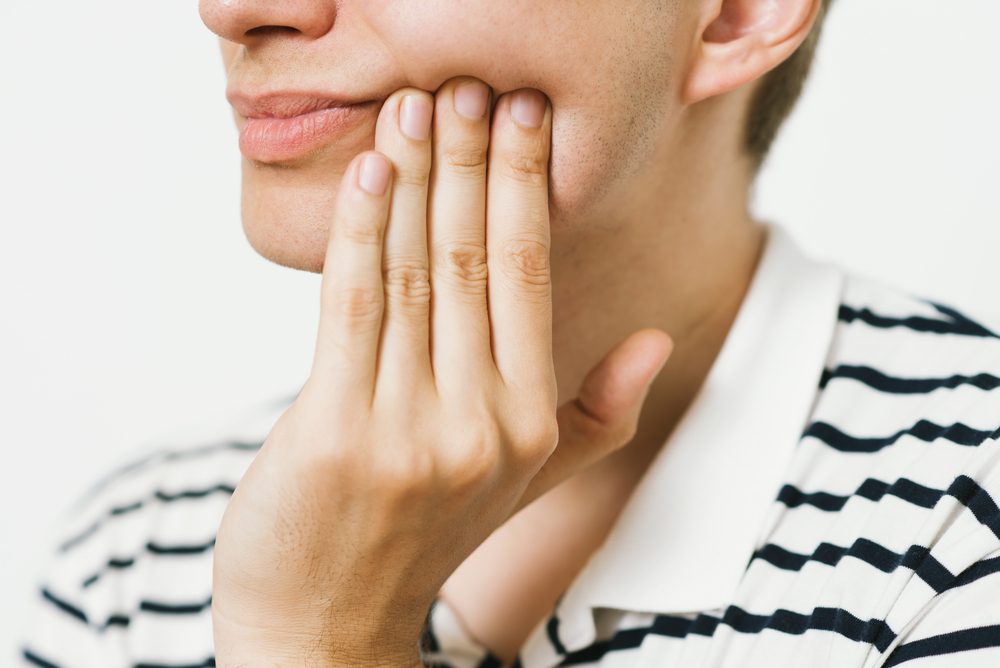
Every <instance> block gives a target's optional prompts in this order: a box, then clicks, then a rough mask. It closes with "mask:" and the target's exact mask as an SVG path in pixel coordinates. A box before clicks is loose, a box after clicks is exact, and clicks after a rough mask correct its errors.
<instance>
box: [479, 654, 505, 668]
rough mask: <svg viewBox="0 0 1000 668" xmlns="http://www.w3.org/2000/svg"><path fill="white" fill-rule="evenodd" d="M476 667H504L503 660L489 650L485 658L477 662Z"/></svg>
mask: <svg viewBox="0 0 1000 668" xmlns="http://www.w3.org/2000/svg"><path fill="white" fill-rule="evenodd" d="M476 668H503V661H501V660H500V659H499V658H497V657H496V656H494V655H493V653H492V652H490V651H489V650H487V652H486V656H484V657H483V660H482V661H480V662H479V663H477V664H476Z"/></svg>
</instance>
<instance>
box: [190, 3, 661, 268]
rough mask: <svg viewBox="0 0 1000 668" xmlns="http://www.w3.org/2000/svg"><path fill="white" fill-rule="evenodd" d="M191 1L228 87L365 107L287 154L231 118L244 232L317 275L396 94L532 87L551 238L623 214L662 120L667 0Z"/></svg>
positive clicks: (270, 252)
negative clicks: (356, 165) (542, 138)
mask: <svg viewBox="0 0 1000 668" xmlns="http://www.w3.org/2000/svg"><path fill="white" fill-rule="evenodd" d="M206 3H207V4H212V3H211V2H210V0H205V2H203V5H202V10H203V11H202V15H203V17H204V18H205V21H206V23H207V24H208V25H209V27H210V28H211V29H212V30H214V31H215V32H217V33H219V34H220V35H223V37H224V39H223V42H222V50H223V57H224V60H225V63H226V68H227V73H228V78H229V92H232V91H237V92H239V93H245V94H248V95H250V96H255V95H261V94H265V95H266V94H269V93H274V92H282V91H299V92H301V91H310V92H325V93H327V94H328V96H329V97H335V98H341V99H344V98H346V99H349V100H370V101H372V102H371V103H370V104H367V105H363V106H360V107H358V108H356V109H355V111H354V112H352V113H351V114H350V116H349V119H348V122H346V123H345V124H344V125H343V126H341V127H338V129H337V131H336V132H333V133H329V135H328V139H326V140H321V141H319V142H318V143H315V145H313V144H310V148H308V149H307V150H304V151H298V152H294V151H293V152H284V153H283V152H282V151H281V150H273V149H274V147H270V146H268V145H266V144H265V145H263V146H262V145H261V144H260V142H259V141H258V142H257V144H254V140H253V139H252V137H250V135H253V134H254V132H255V131H256V129H255V128H253V127H250V128H246V127H245V126H246V123H247V119H246V118H245V117H244V115H243V114H241V113H240V111H239V110H236V111H235V112H234V115H235V118H236V124H237V126H238V128H240V129H241V130H245V131H244V132H243V135H244V136H243V137H241V140H242V141H241V144H242V148H243V152H244V160H243V198H242V212H243V224H244V229H245V232H246V234H247V237H248V239H249V240H250V242H251V244H252V245H253V246H254V248H255V249H256V250H257V251H258V252H260V253H261V254H262V255H264V256H265V257H267V258H269V259H271V260H273V261H274V262H277V263H279V264H283V265H287V266H291V267H296V268H300V269H306V270H309V271H321V270H322V264H323V257H324V253H325V249H326V241H327V236H328V229H329V225H330V212H331V211H332V210H333V204H334V199H335V197H336V191H337V186H338V184H339V182H340V180H341V178H342V176H343V174H344V172H345V170H346V168H347V165H348V163H349V162H350V161H351V160H352V158H354V156H356V155H357V154H358V153H360V152H361V151H364V150H367V149H371V148H373V147H374V141H375V121H376V119H377V116H378V112H379V109H380V107H381V101H382V100H384V99H385V98H386V97H387V96H388V95H389V94H391V93H392V92H393V91H395V90H398V89H399V88H402V87H405V86H414V87H417V88H421V89H424V90H428V91H431V92H433V91H434V90H435V89H436V88H437V87H438V86H440V85H441V84H442V83H443V82H444V81H446V80H448V79H450V78H452V77H455V76H459V75H466V76H473V77H476V78H479V79H481V80H482V81H484V82H485V83H486V84H488V85H489V86H491V87H492V88H493V90H494V96H495V97H499V95H501V94H503V93H505V92H507V91H511V90H516V89H518V88H523V87H530V88H537V89H539V90H541V91H542V92H543V93H545V94H546V95H547V96H548V97H549V99H550V100H551V103H552V109H553V117H552V118H553V130H552V133H553V134H552V154H551V159H550V216H551V224H552V230H553V240H554V241H555V240H556V235H557V234H561V233H564V232H565V233H569V234H572V232H573V230H575V229H580V228H581V227H582V226H586V225H589V224H600V220H599V219H604V218H606V216H607V215H608V212H609V211H613V210H615V208H616V207H617V206H619V205H620V206H622V207H625V206H627V202H628V201H629V200H630V198H631V197H632V196H633V195H634V193H633V192H631V190H632V188H633V187H634V186H632V185H631V184H632V183H633V182H634V177H635V175H636V172H637V171H638V170H640V169H641V168H642V166H643V165H644V164H645V163H646V162H648V159H649V157H650V156H651V155H652V154H653V153H654V152H655V151H656V150H657V149H658V145H659V144H660V143H661V142H662V140H663V136H664V134H665V133H664V128H665V127H667V126H668V125H669V124H670V122H671V120H670V117H671V113H672V109H673V106H672V102H671V94H672V92H673V90H672V81H673V79H674V70H673V63H674V60H675V59H674V57H673V53H672V50H673V46H672V44H673V42H674V40H673V36H674V35H675V33H676V32H677V16H676V12H675V3H674V2H673V1H672V0H646V1H643V2H634V3H631V2H630V3H621V2H620V0H587V1H581V0H547V1H545V2H539V0H513V1H510V2H504V3H498V2H495V0H465V1H459V0H398V1H396V2H384V3H372V2H362V1H360V0H359V1H355V2H352V1H351V0H341V2H339V3H334V2H333V0H312V2H310V1H309V0H298V1H297V2H292V3H287V4H286V3H247V4H248V5H257V6H259V5H262V4H263V5H271V4H273V5H276V6H284V7H285V9H274V10H269V9H266V8H265V9H254V10H253V11H252V12H251V11H250V10H246V11H245V12H244V13H242V14H240V13H238V11H237V9H239V5H241V2H240V0H236V1H235V2H227V3H222V2H220V3H219V5H218V7H212V8H211V9H212V11H205V4H206ZM293 5H295V6H298V5H301V6H302V8H301V9H290V8H291V7H292V6H293ZM328 5H329V6H328ZM333 5H336V9H334V8H333ZM234 8H236V9H234ZM269 11H273V12H274V15H273V16H270V15H269ZM296 12H298V13H296ZM310 12H316V14H314V15H310V14H309V13H310ZM320 12H326V13H325V14H322V15H321V14H320ZM277 26H284V27H277ZM234 106H236V107H238V106H239V105H234ZM253 124H254V122H253V121H252V122H251V125H253ZM258 125H259V123H258ZM248 153H249V154H250V156H249V157H248V155H247V154H248Z"/></svg>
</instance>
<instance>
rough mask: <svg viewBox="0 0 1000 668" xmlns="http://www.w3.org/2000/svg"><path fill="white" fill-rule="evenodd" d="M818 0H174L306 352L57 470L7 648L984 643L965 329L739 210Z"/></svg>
mask: <svg viewBox="0 0 1000 668" xmlns="http://www.w3.org/2000/svg"><path fill="white" fill-rule="evenodd" d="M824 11H825V6H824V4H823V3H822V1H821V0H790V1H788V2H785V3H761V2H755V1H753V0H696V1H694V2H685V3H681V2H675V1H669V0H666V1H661V0H657V1H654V0H643V1H640V2H634V3H621V2H613V1H612V0H594V1H593V2H586V3H583V2H569V1H568V0H554V1H552V2H527V1H525V2H510V3H495V2H491V0H470V1H468V2H461V3H460V2H447V1H446V0H440V1H436V2H428V1H426V0H406V1H400V2H392V3H389V2H385V3H373V2H362V1H360V0H357V1H355V0H341V1H340V2H334V1H333V0H294V1H290V2H283V3H264V2H260V1H257V0H225V1H224V0H203V2H202V4H201V13H202V17H203V19H204V21H205V22H206V24H207V25H208V27H209V28H210V29H212V30H213V31H215V32H216V33H218V34H219V35H220V36H221V37H222V39H223V42H222V47H223V57H224V60H225V63H226V68H227V74H228V88H227V93H228V99H229V101H230V103H231V104H232V105H233V108H234V112H235V118H236V123H237V126H238V128H239V129H240V149H241V151H242V153H243V155H244V158H245V160H244V162H243V177H244V180H243V183H244V190H243V218H244V225H245V229H246V232H247V236H248V238H249V239H250V241H251V243H252V244H253V245H254V247H255V248H256V249H257V250H258V251H259V252H260V253H261V254H263V255H264V256H266V257H268V258H270V259H272V260H274V261H276V262H279V263H282V264H285V265H288V266H292V267H297V268H302V269H307V270H311V271H316V272H322V273H323V286H322V304H321V316H320V327H319V333H318V336H317V343H316V351H315V356H314V364H313V368H312V370H311V373H310V376H309V378H308V380H307V381H306V383H305V385H304V386H303V388H302V391H301V392H300V393H299V394H298V396H297V397H296V398H295V399H294V401H293V402H292V403H291V404H290V405H289V406H287V407H286V406H283V407H282V409H283V410H282V411H281V412H280V414H277V415H273V416H268V417H266V418H263V422H264V423H265V424H266V425H267V427H266V431H265V433H266V439H264V441H263V443H262V444H261V443H256V444H255V443H252V442H251V443H244V442H233V443H221V444H217V445H214V446H209V447H197V448H188V449H183V450H179V451H176V452H170V453H163V454H160V455H157V456H154V457H152V458H149V459H146V460H143V461H141V462H137V463H136V464H135V465H133V466H131V467H129V469H128V470H126V471H122V472H119V473H117V474H116V475H114V476H113V477H112V478H111V479H110V481H109V483H108V484H104V485H102V486H100V487H99V488H98V489H97V490H96V491H95V493H94V494H93V495H91V496H90V498H89V500H88V501H87V502H86V504H83V505H82V506H81V509H80V512H79V514H78V516H77V517H76V518H74V519H73V520H72V521H71V524H72V526H67V527H65V529H64V532H63V536H62V540H61V541H60V546H59V550H58V554H57V558H56V560H55V561H54V564H53V567H52V569H51V570H50V575H49V577H48V578H47V580H46V582H45V583H43V586H42V588H41V592H40V596H39V598H38V607H37V609H36V610H35V611H34V615H33V619H34V621H33V623H32V626H31V629H30V632H31V637H29V638H28V639H26V642H25V645H24V648H23V652H22V656H23V658H24V660H25V661H26V662H27V663H28V664H30V665H42V666H48V665H58V666H64V665H65V666H72V665H95V666H96V665H100V666H117V665H144V666H151V665H156V666H194V665H223V666H237V665H260V666H294V665H303V666H306V665H308V666H313V665H315V666H327V665H329V666H342V665H349V666H376V665H377V666H411V665H420V664H422V663H423V664H428V663H430V664H434V665H453V666H465V665H469V666H474V665H502V664H517V665H521V666H524V667H525V668H535V667H541V666H555V665H604V666H612V665H619V666H623V665H628V666H633V665H634V666H640V665H656V666H765V665H767V666H773V665H782V666H814V665H832V666H883V665H884V666H889V665H898V664H900V663H904V662H905V663H910V665H914V666H923V667H927V666H934V665H970V666H971V665H982V666H985V665H994V664H995V663H996V662H997V661H1000V609H998V606H997V604H996V600H998V597H997V595H998V594H1000V576H998V575H997V574H996V573H997V571H998V570H1000V509H998V508H997V505H996V502H995V500H994V499H995V497H996V494H997V493H998V492H1000V469H998V467H997V461H998V450H997V449H998V448H1000V443H998V439H1000V429H998V424H1000V393H998V392H997V391H995V390H996V389H997V387H998V386H1000V380H998V376H1000V336H998V335H997V334H996V331H997V327H996V325H989V324H981V323H980V321H979V320H980V319H971V318H969V317H967V316H965V315H963V314H961V313H959V312H957V311H956V310H954V309H952V308H949V307H948V306H945V305H940V304H934V303H931V302H929V301H927V300H923V299H920V298H919V297H916V296H911V295H909V294H907V293H905V292H904V291H901V290H898V289H896V288H894V287H892V286H889V285H885V284H882V283H879V282H877V281H873V280H871V279H866V278H862V277H855V276H848V275H846V274H845V273H844V272H843V271H841V270H839V269H838V268H836V267H832V266H829V265H826V264H823V263H819V262H815V261H813V260H810V259H809V258H806V257H805V256H803V255H802V254H801V253H800V252H799V250H798V248H797V247H796V246H795V245H794V243H792V241H791V240H790V239H789V238H788V237H787V235H786V234H785V232H784V231H783V230H782V229H781V228H780V227H778V226H776V225H773V224H770V223H764V222H760V221H754V220H752V218H751V217H750V216H749V214H748V212H747V194H748V191H749V188H750V185H751V183H752V181H753V178H754V175H755V173H756V171H757V169H758V167H759V165H760V163H761V161H762V160H763V158H764V156H765V154H766V150H767V147H768V145H769V144H770V141H771V139H772V138H773V136H774V133H775V131H776V129H777V125H778V123H780V120H781V119H782V118H783V117H784V115H785V114H786V113H787V111H788V109H789V108H790V105H791V103H792V101H793V100H794V98H795V96H796V95H797V93H798V89H799V87H800V86H801V81H802V78H803V76H804V74H805V71H806V69H807V66H808V61H809V58H810V54H811V50H812V48H813V46H814V43H815V39H816V37H817V35H818V31H819V26H820V22H821V20H822V16H823V14H824ZM668 358H669V363H668V364H667V363H666V362H667V361H668ZM661 369H662V372H661ZM237 481H238V483H239V485H238V488H236V489H235V491H234V487H236V483H237ZM230 495H232V496H230Z"/></svg>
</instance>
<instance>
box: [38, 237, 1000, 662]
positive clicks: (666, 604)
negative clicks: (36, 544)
mask: <svg viewBox="0 0 1000 668" xmlns="http://www.w3.org/2000/svg"><path fill="white" fill-rule="evenodd" d="M998 332H1000V321H998V320H997V319H995V318H994V319H993V320H992V321H990V320H988V319H987V318H986V317H985V316H984V315H978V316H977V317H975V318H973V317H970V316H969V315H967V314H966V313H962V312H960V311H959V310H957V309H955V308H953V307H950V306H947V305H945V304H942V303H938V302H936V301H932V300H929V299H926V298H922V297H919V296H916V295H913V294H911V293H909V292H907V291H906V290H904V289H901V288H899V287H897V286H895V285H893V284H891V283H887V282H884V281H881V280H879V279H875V278H873V277H870V276H865V275H861V274H854V273H848V272H846V271H845V270H843V269H841V268H839V267H837V266H835V265H833V264H830V263H827V262H821V261H818V260H816V259H813V258H811V257H809V256H807V255H805V254H804V253H803V252H802V251H801V249H800V248H799V247H798V246H797V244H795V243H794V241H793V240H792V239H791V237H790V236H789V235H788V233H787V232H786V231H785V230H784V229H783V228H782V227H780V226H778V225H775V224H769V225H768V236H767V243H766V246H765V249H764V253H763V255H762V258H761V260H760V263H759V265H758V267H757V270H756V272H755V274H754V277H753V280H752V282H751V284H750V287H749V289H748V292H747V294H746V296H745V297H744V300H743V303H742V304H741V306H740V309H739V312H738V314H737V316H736V319H735V321H734V323H733V325H732V327H731V329H730V331H729V334H728V336H727V338H726V340H725V342H724V344H723V347H722V349H721V351H720V353H719V355H718V357H717V358H716V360H715V362H714V364H713V366H712V368H711V370H710V372H709V375H708V376H707V378H706V380H705V382H704V384H703V385H702V386H701V388H700V389H699V391H698V394H697V396H696V397H695V399H694V401H693V403H692V404H691V405H690V407H689V409H688V410H687V412H686V413H685V415H684V416H683V418H682V420H681V421H680V423H679V424H678V425H677V427H676V428H675V429H674V431H673V433H672V434H671V435H670V437H669V439H668V440H667V442H666V443H665V444H664V446H663V448H662V449H661V450H660V452H659V453H658V455H657V457H656V459H655V460H654V461H653V463H652V464H651V465H650V467H649V469H648V470H647V471H646V473H645V475H644V477H643V478H642V479H641V481H640V482H639V484H638V485H637V486H636V488H635V490H634V492H633V493H632V495H631V497H630V498H629V500H628V502H627V504H626V506H625V507H624V509H623V511H622V513H621V515H620V516H619V517H618V519H617V521H616V523H615V525H614V527H613V528H612V530H611V532H610V534H609V535H608V537H607V539H606V540H605V541H604V543H603V544H602V545H601V546H600V548H599V549H598V550H597V551H596V552H595V553H594V554H593V555H592V556H591V557H590V559H589V560H588V562H587V563H586V565H585V566H584V568H583V570H582V571H581V572H580V573H579V574H578V576H577V577H576V579H575V580H574V581H573V583H572V584H571V585H570V586H569V587H568V588H567V589H566V591H565V592H563V594H562V595H561V596H560V598H559V600H558V601H557V603H556V605H555V607H554V609H553V610H552V611H551V612H550V614H549V615H548V616H547V618H546V619H544V620H542V621H541V622H540V623H539V624H538V625H537V626H536V627H535V628H534V630H533V631H532V632H531V635H530V636H529V637H528V639H527V641H526V642H525V644H524V645H523V646H522V648H521V651H520V654H519V656H518V658H517V661H516V662H515V664H514V665H515V666H519V667H520V668H550V667H552V666H571V665H572V666H603V667H605V668H613V667H625V666H628V667H629V668H638V667H645V666H657V667H683V668H702V667H709V666H712V667H715V666H739V667H741V668H746V667H750V668H753V667H762V666H768V667H770V666H796V667H798V666H808V667H810V668H812V667H819V666H835V667H837V668H849V667H858V668H860V667H865V668H873V667H876V666H896V665H900V664H906V665H907V667H908V668H932V667H945V666H947V667H949V668H951V667H953V666H969V667H973V668H974V667H985V666H994V667H995V666H1000V508H998V506H997V501H998V500H1000V334H998ZM286 405H287V402H284V403H283V404H280V405H276V406H275V407H274V409H273V411H270V412H266V414H262V415H259V416H257V419H256V420H255V421H254V422H253V423H250V422H248V423H247V425H246V427H245V429H244V430H243V432H241V434H239V435H238V436H234V438H233V439H231V440H222V441H218V442H208V443H203V444H192V445H186V446H183V447H178V448H176V449H170V450H165V451H161V452H156V453H152V454H149V455H146V456H144V457H143V458H141V459H139V460H136V461H133V462H132V463H130V464H129V465H127V466H125V467H124V468H121V469H118V470H115V471H113V472H112V473H110V474H109V475H108V476H107V477H106V478H105V479H104V480H102V481H100V482H99V483H97V484H96V485H95V486H94V487H93V488H92V489H91V490H90V491H89V492H88V493H87V494H86V495H85V496H84V497H83V498H81V499H80V500H79V503H77V504H75V505H74V508H73V511H72V512H71V513H70V514H68V515H67V516H66V517H65V518H64V520H63V522H62V524H61V525H60V526H59V527H57V528H56V529H55V530H54V531H55V540H54V545H53V549H52V553H51V554H52V556H51V561H50V563H49V564H48V566H47V567H46V568H45V569H44V576H43V580H42V581H41V582H40V583H39V587H38V594H37V596H35V597H34V599H33V600H34V602H33V605H32V607H31V609H30V610H29V611H28V613H29V614H28V617H27V619H28V621H27V622H26V628H25V632H24V634H23V643H22V651H21V656H22V658H23V661H24V663H25V665H30V666H60V667H64V668H74V667H90V666H95V667H96V666H100V667H102V668H117V667H125V666H142V667H146V668H151V667H153V666H157V667H166V666H170V667H174V668H177V667H181V666H184V667H194V666H213V665H215V662H214V658H213V649H212V629H211V609H210V605H211V570H212V569H211V566H212V563H211V562H212V547H213V544H214V537H215V531H216V529H217V527H218V524H219V521H220V519H221V516H222V512H223V510H224V508H225V506H226V503H227V501H228V499H229V496H230V494H231V493H232V492H233V489H234V487H235V485H236V484H237V482H238V481H239V479H240V477H241V475H242V473H243V472H244V471H245V470H246V468H247V466H248V465H249V463H250V461H251V460H252V458H253V457H254V454H255V453H256V451H257V449H258V448H259V446H260V444H261V442H262V439H263V437H264V436H265V435H266V434H267V431H268V430H269V428H270V426H271V425H272V424H273V423H274V421H275V420H276V419H277V417H278V415H280V413H281V411H282V410H283V409H284V407H285V406H286ZM645 410H655V407H654V406H646V407H645ZM419 648H420V651H421V654H422V656H423V658H424V660H425V663H426V664H427V665H430V666H439V667H449V668H472V667H477V666H501V665H502V662H501V661H499V660H498V659H497V658H496V657H495V656H494V655H493V654H492V653H490V651H489V650H488V649H487V648H486V647H484V646H483V645H482V644H481V643H480V642H478V641H477V640H476V639H475V638H473V637H472V635H471V634H470V632H469V631H468V630H467V629H466V627H465V626H464V625H463V623H462V621H461V619H460V618H459V616H458V614H457V613H456V611H455V610H453V609H451V608H449V607H448V605H447V604H446V603H445V601H444V600H443V599H436V600H435V601H434V604H433V605H432V606H431V608H430V610H429V611H428V616H427V625H426V628H425V631H424V634H423V636H422V637H421V639H420V645H419Z"/></svg>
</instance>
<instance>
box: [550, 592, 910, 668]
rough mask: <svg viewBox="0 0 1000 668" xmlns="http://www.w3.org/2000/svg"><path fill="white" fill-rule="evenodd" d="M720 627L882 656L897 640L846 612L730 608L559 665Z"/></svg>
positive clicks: (663, 620)
mask: <svg viewBox="0 0 1000 668" xmlns="http://www.w3.org/2000/svg"><path fill="white" fill-rule="evenodd" d="M720 623H721V624H726V625H727V626H729V627H731V628H732V629H733V630H735V631H737V632H739V633H752V634H756V633H760V632H761V631H763V630H764V629H772V630H774V631H778V632H780V633H787V634H791V635H802V634H803V633H805V632H806V631H809V630H819V631H829V632H831V633H836V634H838V635H840V636H843V637H845V638H847V639H849V640H854V641H855V642H863V643H868V644H872V645H874V646H875V647H877V648H878V649H879V651H882V652H884V651H885V650H886V649H887V648H888V647H889V645H891V644H892V641H893V640H895V638H896V633H895V632H894V631H893V630H892V629H891V628H890V627H889V625H888V624H886V623H885V622H884V621H883V620H881V619H869V620H867V621H862V620H861V619H859V618H857V617H855V616H854V615H852V614H851V613H849V612H847V611H846V610H844V609H843V608H825V607H823V608H815V609H814V610H813V611H812V613H811V614H808V615H806V614H803V613H798V612H792V611H791V610H785V609H778V610H776V611H775V612H773V613H772V614H770V615H755V614H751V613H749V612H747V611H746V610H744V609H742V608H740V607H738V606H735V605H730V606H729V607H728V608H727V609H726V611H725V613H724V614H723V616H722V618H721V619H720V618H717V617H714V616H712V615H708V614H699V615H698V616H697V617H696V618H695V619H693V620H691V619H688V618H684V617H679V616H676V615H657V616H656V618H655V620H654V622H653V624H652V625H651V626H648V627H644V628H638V629H625V630H622V631H619V632H617V633H616V634H615V635H614V636H613V637H612V638H611V639H610V640H604V641H600V642H596V643H594V644H593V645H590V646H589V647H585V648H582V649H580V650H577V651H575V652H572V653H570V654H568V655H567V656H566V658H565V659H564V660H563V661H562V662H561V663H560V664H559V665H560V666H569V665H574V664H580V663H590V662H594V661H597V660H599V659H600V658H601V657H602V656H604V655H605V654H607V653H608V652H611V651H616V650H622V649H632V648H635V647H639V646H640V645H641V644H642V642H643V639H644V638H645V637H646V636H647V635H661V636H668V637H673V638H683V637H685V636H687V635H690V634H696V635H704V636H709V637H710V636H712V635H713V634H714V632H715V629H716V628H717V627H718V625H719V624H720Z"/></svg>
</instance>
